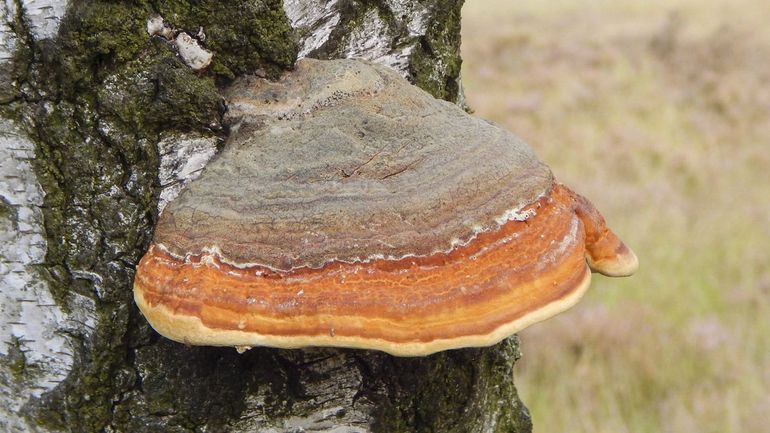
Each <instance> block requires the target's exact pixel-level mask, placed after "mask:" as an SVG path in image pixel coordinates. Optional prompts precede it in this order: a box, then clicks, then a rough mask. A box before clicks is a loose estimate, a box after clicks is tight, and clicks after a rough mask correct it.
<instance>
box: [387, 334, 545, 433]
mask: <svg viewBox="0 0 770 433" xmlns="http://www.w3.org/2000/svg"><path fill="white" fill-rule="evenodd" d="M519 356H520V354H519V352H518V340H517V339H508V340H505V341H503V342H502V343H500V344H498V345H496V346H494V347H491V348H484V349H463V350H453V351H448V352H442V353H438V354H435V355H431V356H430V357H427V358H423V359H419V358H418V359H414V358H391V357H388V358H386V359H385V362H384V363H383V366H382V369H381V370H380V371H378V372H377V375H379V376H381V377H384V379H383V380H384V382H385V383H386V387H385V388H386V392H385V393H384V394H383V395H380V396H377V397H373V398H379V399H380V401H379V404H378V411H377V413H375V423H374V427H375V432H380V433H385V432H388V433H402V432H403V433H422V432H425V433H428V432H439V431H440V432H447V433H474V432H499V433H503V432H517V433H518V432H529V431H531V422H530V419H529V414H528V412H527V410H526V408H524V406H523V405H521V403H520V402H519V398H518V395H517V393H516V388H515V387H514V385H513V381H511V380H500V378H505V377H513V365H514V363H515V361H516V360H517V359H518V358H519ZM392 378H395V380H393V379H392Z"/></svg>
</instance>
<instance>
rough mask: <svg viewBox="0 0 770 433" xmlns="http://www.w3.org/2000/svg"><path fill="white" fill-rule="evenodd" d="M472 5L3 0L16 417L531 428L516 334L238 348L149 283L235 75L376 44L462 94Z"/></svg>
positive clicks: (432, 86) (8, 408) (181, 425)
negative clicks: (403, 347)
mask: <svg viewBox="0 0 770 433" xmlns="http://www.w3.org/2000/svg"><path fill="white" fill-rule="evenodd" d="M461 3H462V0H420V1H414V0H411V1H410V0H329V1H324V0H305V1H302V0H285V1H284V2H283V3H281V2H280V1H279V0H251V1H231V2H217V1H182V0H179V1H137V2H133V3H128V2H120V3H119V2H97V1H74V0H68V1H67V0H64V1H55V0H3V1H2V2H0V19H1V20H2V21H1V22H0V390H1V391H2V393H0V431H8V432H37V431H40V432H49V431H66V432H231V431H232V432H256V431H259V432H303V431H313V432H319V431H327V432H368V431H375V432H378V431H379V432H433V431H436V432H482V431H483V432H516V433H518V432H529V431H530V430H531V426H530V422H529V416H528V413H527V410H526V408H525V407H524V406H523V405H522V404H521V402H520V401H519V400H518V397H517V394H516V389H515V387H514V384H513V374H512V369H513V364H514V362H515V361H516V359H517V358H518V356H519V353H518V345H517V341H516V339H515V338H513V339H509V340H506V341H504V342H503V343H500V344H498V345H497V346H494V347H490V348H485V349H468V350H456V351H449V352H444V353H440V354H436V355H433V356H430V357H426V358H395V357H392V356H389V355H385V354H382V353H377V352H369V351H358V350H336V349H308V350H277V349H269V348H258V349H254V350H251V351H249V352H247V353H245V354H242V355H239V354H238V353H236V351H235V350H234V349H230V348H211V347H186V346H184V345H181V344H178V343H174V342H171V341H169V340H166V339H164V338H162V337H160V336H158V335H157V334H156V333H155V332H154V331H153V330H152V329H151V328H150V327H149V326H148V324H147V323H146V321H145V320H144V318H143V317H142V316H141V314H139V312H138V310H137V308H136V307H135V306H134V304H133V301H132V295H131V284H132V280H133V273H134V269H135V266H136V263H137V262H138V260H139V258H140V257H141V255H142V254H143V252H144V250H145V248H146V246H147V245H148V242H149V240H150V237H151V234H152V229H153V224H154V221H155V220H156V218H157V215H158V212H159V209H160V208H162V206H163V205H164V204H165V203H166V202H167V201H168V200H170V199H172V198H173V197H174V196H175V195H176V194H177V193H178V191H179V190H180V189H181V188H182V187H183V186H184V184H185V183H186V182H188V181H189V180H191V179H193V178H194V177H195V176H196V175H197V173H199V172H200V170H201V169H202V168H203V167H204V166H205V164H206V162H207V161H208V160H209V158H211V157H212V156H213V155H214V154H216V152H217V151H218V150H219V149H220V148H221V146H222V143H223V141H224V138H225V137H226V135H227V125H223V124H222V121H221V119H222V114H223V112H224V110H225V109H226V107H225V106H224V104H223V102H222V98H221V97H220V91H221V89H222V88H223V87H225V86H227V84H228V83H229V82H230V81H231V80H232V79H233V78H234V77H235V76H238V75H242V74H258V75H262V76H267V77H277V76H278V75H280V73H281V72H282V71H284V70H287V69H289V68H290V67H291V65H292V64H293V62H294V61H295V60H296V58H297V57H298V56H299V57H304V56H310V57H316V58H337V57H353V56H356V57H365V58H368V59H372V60H375V61H377V62H381V63H384V64H387V65H390V66H392V67H394V68H396V69H398V70H399V71H401V72H402V73H403V74H404V75H405V76H407V77H408V78H409V79H410V80H411V81H412V82H414V83H415V84H417V85H419V86H420V87H422V88H423V89H425V90H427V91H429V92H430V93H432V94H433V95H434V96H436V97H439V98H444V99H447V100H450V101H454V102H457V103H460V104H462V90H461V86H460V81H459V72H460V57H459V43H460V36H459V30H460V7H461ZM161 19H162V21H161ZM148 24H149V25H148ZM209 57H210V59H209ZM207 62H209V63H207Z"/></svg>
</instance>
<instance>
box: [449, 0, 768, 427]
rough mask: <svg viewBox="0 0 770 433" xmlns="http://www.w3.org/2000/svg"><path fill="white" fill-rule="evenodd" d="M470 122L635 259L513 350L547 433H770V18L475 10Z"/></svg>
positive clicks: (698, 10)
mask: <svg viewBox="0 0 770 433" xmlns="http://www.w3.org/2000/svg"><path fill="white" fill-rule="evenodd" d="M463 12H464V21H463V33H464V36H463V41H464V42H463V56H464V59H465V63H464V66H463V67H464V70H463V80H464V85H465V91H466V95H467V99H468V103H469V105H470V106H471V107H472V108H473V109H475V111H476V115H478V116H480V117H484V118H487V119H490V120H493V121H495V122H497V123H499V124H501V125H503V126H505V127H506V128H508V129H510V130H511V131H513V132H515V133H516V134H518V135H520V136H521V137H522V138H524V139H525V140H526V141H527V142H529V143H530V144H531V145H532V147H533V148H535V150H536V152H537V153H538V154H539V156H540V157H541V159H543V160H544V161H546V162H547V163H548V164H549V165H550V166H551V167H552V169H553V171H554V173H555V175H556V177H557V179H560V180H562V181H564V182H565V183H567V184H569V185H570V186H572V187H574V189H575V190H577V191H578V192H581V193H582V194H584V195H586V196H587V197H589V198H590V199H591V200H592V201H593V202H594V203H595V204H596V206H597V207H598V208H599V209H600V210H601V211H602V212H603V213H604V215H605V216H606V218H607V220H608V222H609V224H610V226H611V227H612V228H613V230H614V231H615V232H616V233H618V234H619V235H620V236H621V237H622V238H623V239H624V240H625V241H626V243H628V244H629V245H630V246H631V247H632V248H633V249H634V250H635V251H636V253H637V255H638V256H639V259H640V262H641V268H640V270H639V272H638V274H637V275H636V276H634V277H632V278H629V279H625V280H618V279H612V280H610V279H606V278H603V277H601V276H598V275H597V276H595V277H594V284H593V288H592V290H591V291H590V292H589V294H588V295H587V296H586V299H585V300H584V301H583V302H582V303H581V304H579V306H578V307H576V308H575V309H573V310H571V311H570V312H568V313H565V314H563V315H561V316H559V317H557V318H555V319H551V320H549V321H547V322H544V323H542V324H539V325H536V326H533V327H531V328H529V329H528V330H526V331H525V332H523V333H522V334H521V337H522V340H523V347H522V350H523V352H524V358H523V359H522V361H521V363H520V366H519V368H518V373H517V374H518V377H517V384H518V386H519V389H520V392H521V394H522V399H523V400H524V402H525V403H526V404H527V405H528V406H529V408H530V409H531V411H532V415H533V420H534V424H535V432H536V433H562V432H563V433H579V432H585V433H602V432H607V433H623V432H629V433H640V432H641V433H644V432H650V433H653V432H654V433H659V432H675V433H695V432H697V433H710V432H713V433H731V432H735V433H737V432H740V433H760V432H764V433H767V432H768V431H770V427H769V426H770V27H769V26H768V25H767V23H770V8H769V7H767V4H766V2H763V1H756V0H738V1H733V2H726V1H721V2H720V1H716V0H700V1H698V0H674V1H662V0H655V1H643V0H638V1H629V0H623V1H610V0H597V1H592V2H586V1H578V0H553V1H535V0H521V1H509V0H469V1H468V2H467V4H466V6H465V8H464V11H463Z"/></svg>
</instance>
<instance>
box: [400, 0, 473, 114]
mask: <svg viewBox="0 0 770 433" xmlns="http://www.w3.org/2000/svg"><path fill="white" fill-rule="evenodd" d="M462 5H463V0H435V1H434V2H433V4H432V6H431V10H432V14H433V17H434V19H432V20H431V21H430V25H429V27H428V29H427V31H426V33H425V36H423V37H422V38H420V43H419V45H418V46H417V48H416V49H415V51H414V53H413V54H412V57H411V61H410V63H409V71H410V73H411V75H412V77H413V79H414V84H416V85H417V86H419V87H420V88H422V89H423V90H425V91H426V92H428V93H430V94H431V95H433V96H435V97H436V98H441V99H445V100H447V101H451V102H458V101H459V100H460V98H461V94H460V92H461V89H460V68H461V66H462V58H461V57H460V25H461V20H460V10H461V8H462Z"/></svg>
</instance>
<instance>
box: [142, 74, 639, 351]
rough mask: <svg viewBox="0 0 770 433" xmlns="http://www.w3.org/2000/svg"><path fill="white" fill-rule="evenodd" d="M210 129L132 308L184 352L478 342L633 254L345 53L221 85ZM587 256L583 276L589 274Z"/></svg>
mask: <svg viewBox="0 0 770 433" xmlns="http://www.w3.org/2000/svg"><path fill="white" fill-rule="evenodd" d="M225 97H226V99H227V102H228V110H229V111H228V116H229V120H230V123H231V125H232V126H231V134H230V138H229V141H228V143H227V145H226V147H225V149H224V150H223V151H222V153H221V154H220V155H218V156H217V157H215V159H214V160H213V161H212V162H211V163H209V165H208V166H207V167H206V169H205V170H204V172H203V173H202V174H201V176H200V177H199V178H198V179H196V180H194V181H192V182H191V183H190V184H189V186H188V187H187V188H186V190H184V191H183V192H182V193H181V194H180V196H179V197H178V198H177V199H176V200H174V201H172V202H171V203H170V204H169V205H168V206H167V207H166V208H165V210H164V211H163V212H162V214H161V216H160V218H159V221H158V224H157V226H156V229H155V234H154V238H153V243H152V245H151V246H150V248H149V250H148V251H147V253H146V254H145V256H144V257H143V258H142V260H141V262H140V263H139V266H138V268H137V274H136V278H135V282H134V296H135V299H136V303H137V304H138V305H139V307H140V309H141V310H142V312H143V313H144V315H145V317H146V318H147V320H148V321H149V322H150V324H151V325H152V326H153V327H154V328H155V329H156V330H157V331H158V332H159V333H161V334H162V335H164V336H166V337H168V338H170V339H172V340H176V341H180V342H184V343H188V344H194V345H212V346H234V347H237V348H240V349H243V348H248V347H251V346H272V347H282V348H298V347H306V346H336V347H353V348H364V349H376V350H381V351H385V352H388V353H391V354H393V355H400V356H419V355H427V354H430V353H433V352H437V351H440V350H446V349H454V348H460V347H472V346H488V345H491V344H494V343H496V342H498V341H500V340H502V339H503V338H505V337H507V336H509V335H511V334H513V333H514V332H516V331H519V330H520V329H522V328H524V327H526V326H528V325H530V324H532V323H534V322H537V321H540V320H543V319H546V318H548V317H551V316H553V315H555V314H557V313H559V312H561V311H563V310H565V309H567V308H569V307H571V306H572V305H574V304H575V303H576V302H577V301H578V300H579V299H580V297H581V296H582V295H583V293H584V292H585V290H586V289H587V287H588V285H589V281H590V278H591V269H592V270H593V271H596V272H599V273H602V274H605V275H610V276H624V275H630V274H632V273H633V272H634V271H635V270H636V267H637V259H636V256H635V255H634V254H633V252H631V250H630V249H629V248H627V247H626V246H625V245H624V244H623V242H622V241H620V239H618V238H617V237H616V236H615V235H614V234H613V233H612V232H611V231H609V230H608V229H607V227H606V226H605V223H604V220H603V218H602V216H601V215H600V214H599V213H598V211H596V209H595V208H594V207H593V206H592V205H591V203H589V202H588V200H586V199H585V198H583V197H581V196H579V195H577V194H575V193H574V192H572V191H570V190H569V188H567V187H565V186H564V185H561V184H559V183H556V182H555V181H554V179H553V176H552V174H551V171H550V169H549V168H548V167H547V166H546V165H544V164H543V163H541V162H540V161H538V159H537V158H536V157H535V155H534V153H533V152H532V150H531V149H530V148H529V147H528V146H527V145H526V144H524V143H523V142H522V141H520V140H519V139H518V138H516V137H515V136H514V135H512V134H510V133H509V132H507V131H505V130H503V129H501V128H499V127H497V126H495V125H492V124H490V123H488V122H486V121H483V120H480V119H476V118H474V117H471V116H469V115H468V114H466V113H465V112H464V111H463V110H461V109H460V108H459V107H457V106H455V105H453V104H451V103H448V102H445V101H441V100H437V99H434V98H433V97H431V96H430V95H428V94H427V93H425V92H424V91H422V90H420V89H418V88H417V87H415V86H413V85H411V84H409V83H408V82H407V81H406V80H405V79H403V78H402V77H401V76H399V75H398V74H397V73H396V72H395V71H392V70H390V69H388V68H386V67H382V66H378V65H375V64H372V63H369V62H365V61H361V60H335V61H319V60H310V59H305V60H301V61H300V62H299V63H298V64H297V66H296V69H295V70H294V71H293V72H292V73H290V74H287V75H286V76H285V77H284V78H282V79H281V80H280V81H277V82H271V81H268V80H265V79H260V78H256V77H251V78H244V79H241V80H240V81H239V82H238V83H236V84H235V85H234V86H233V87H232V88H231V89H230V90H229V91H228V93H227V94H226V95H225ZM589 266H590V268H589Z"/></svg>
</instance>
